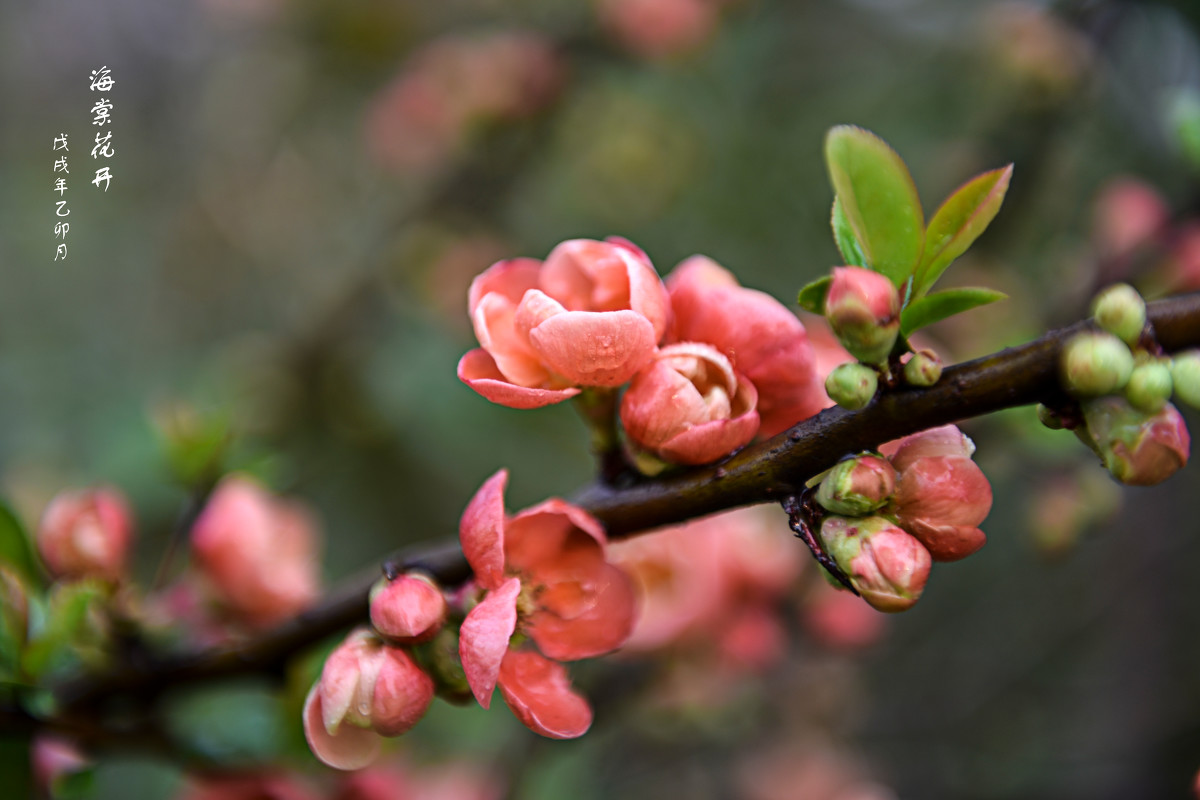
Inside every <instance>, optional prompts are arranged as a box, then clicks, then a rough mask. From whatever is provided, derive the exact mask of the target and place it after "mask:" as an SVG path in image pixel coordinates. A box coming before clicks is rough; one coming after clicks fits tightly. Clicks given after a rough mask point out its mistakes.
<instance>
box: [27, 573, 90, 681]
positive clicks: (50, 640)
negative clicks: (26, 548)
mask: <svg viewBox="0 0 1200 800" xmlns="http://www.w3.org/2000/svg"><path fill="white" fill-rule="evenodd" d="M108 594H109V589H108V587H106V586H105V585H104V584H103V583H102V582H100V581H94V580H82V581H76V582H74V583H65V584H62V583H60V584H56V585H55V586H54V589H53V592H52V594H51V597H50V602H49V604H48V607H47V610H46V614H45V618H44V619H43V620H42V621H41V624H40V625H39V629H38V630H37V631H35V632H34V633H33V636H32V638H31V640H30V642H29V644H28V645H27V646H26V648H25V652H24V655H23V663H22V666H23V667H24V669H25V672H27V673H28V674H29V675H32V676H34V677H37V676H40V675H43V674H45V673H47V672H50V671H53V670H55V669H57V668H59V667H60V666H62V665H64V664H68V663H70V662H71V661H73V660H74V659H77V658H79V657H80V656H81V655H83V656H87V655H91V654H94V651H95V649H96V647H97V645H98V643H99V641H100V639H101V638H102V636H103V633H102V632H101V631H100V630H99V629H98V628H97V627H96V626H95V625H94V624H93V622H94V619H93V616H92V614H91V613H90V612H91V611H92V609H93V606H94V605H95V604H97V603H100V602H103V601H104V600H105V599H106V598H107V597H108Z"/></svg>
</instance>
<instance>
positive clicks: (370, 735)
mask: <svg viewBox="0 0 1200 800" xmlns="http://www.w3.org/2000/svg"><path fill="white" fill-rule="evenodd" d="M318 684H319V682H318ZM323 717H324V715H323V714H322V712H321V693H320V692H318V691H317V685H314V686H313V688H312V689H310V690H309V692H308V698H307V699H306V700H305V701H304V738H305V739H307V740H308V746H309V749H311V750H312V752H313V755H315V756H316V757H317V758H319V759H321V761H323V762H324V763H325V764H328V765H329V766H331V767H333V768H334V769H347V770H349V769H362V768H363V767H365V766H367V765H368V764H370V763H371V762H372V761H374V760H375V757H376V756H378V755H379V750H380V744H381V743H380V739H379V735H378V734H376V733H375V732H374V731H371V730H369V729H367V728H358V727H355V726H353V725H344V726H342V727H341V728H340V729H339V730H338V732H337V734H331V733H329V731H328V730H326V729H325V723H324V720H323Z"/></svg>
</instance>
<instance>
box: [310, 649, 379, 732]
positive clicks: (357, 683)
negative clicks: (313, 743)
mask: <svg viewBox="0 0 1200 800" xmlns="http://www.w3.org/2000/svg"><path fill="white" fill-rule="evenodd" d="M378 645H379V640H378V639H376V638H375V637H374V636H373V635H372V634H371V633H370V632H369V631H366V630H363V629H360V630H356V631H354V632H353V633H351V634H350V635H349V636H347V637H346V640H345V641H344V642H342V643H341V644H340V645H338V646H337V647H336V648H335V649H334V651H333V652H332V653H330V654H329V658H327V659H325V667H324V668H323V669H322V670H321V680H320V682H319V684H318V685H319V686H320V692H321V708H322V713H323V715H324V722H325V729H326V730H327V731H328V732H329V734H330V735H333V734H336V733H337V732H338V730H339V729H340V728H342V727H349V726H343V725H342V722H344V721H349V722H351V723H352V724H353V723H354V722H359V723H360V727H361V726H362V724H365V723H366V722H367V720H368V715H369V710H370V706H371V696H372V694H373V693H374V691H375V678H376V676H377V675H378V673H379V666H380V664H381V662H380V661H379V659H378V655H379V648H378ZM347 718H349V719H347Z"/></svg>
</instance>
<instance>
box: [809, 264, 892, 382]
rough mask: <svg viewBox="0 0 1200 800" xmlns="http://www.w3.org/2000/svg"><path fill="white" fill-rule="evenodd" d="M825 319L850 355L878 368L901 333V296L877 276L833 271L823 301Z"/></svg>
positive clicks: (859, 269)
mask: <svg viewBox="0 0 1200 800" xmlns="http://www.w3.org/2000/svg"><path fill="white" fill-rule="evenodd" d="M825 317H826V318H827V319H828V320H829V325H830V327H832V328H833V332H834V333H835V334H837V337H838V340H839V341H840V342H841V343H842V346H844V347H845V348H846V349H847V350H849V351H850V354H851V355H853V356H854V357H855V358H857V359H858V360H859V361H864V362H866V363H868V364H881V363H883V362H884V361H886V360H887V357H888V354H889V353H890V352H891V351H892V345H894V344H895V343H896V336H897V335H898V334H899V332H900V295H899V293H897V291H896V287H895V286H894V285H893V284H892V282H891V281H890V280H888V279H887V278H886V277H884V276H883V275H881V274H879V273H878V272H872V271H871V270H869V269H864V268H862V267H834V269H833V282H832V283H831V284H830V286H829V294H827V295H826V297H825Z"/></svg>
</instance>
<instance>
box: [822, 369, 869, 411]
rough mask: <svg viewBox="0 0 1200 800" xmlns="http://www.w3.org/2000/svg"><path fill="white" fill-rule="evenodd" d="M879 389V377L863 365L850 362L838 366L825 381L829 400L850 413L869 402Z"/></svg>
mask: <svg viewBox="0 0 1200 800" xmlns="http://www.w3.org/2000/svg"><path fill="white" fill-rule="evenodd" d="M878 388H879V376H878V375H876V374H875V370H873V369H871V368H870V367H868V366H866V365H865V364H858V363H855V362H850V363H848V364H839V365H838V366H836V367H834V369H833V372H831V373H829V377H828V378H826V379H825V393H826V394H828V395H829V399H830V400H832V401H833V402H835V403H837V404H838V405H839V406H841V407H842V408H846V409H849V410H850V411H857V410H858V409H860V408H862V407H863V406H865V405H866V404H867V403H869V402H871V398H872V397H874V396H875V390H876V389H878Z"/></svg>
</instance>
